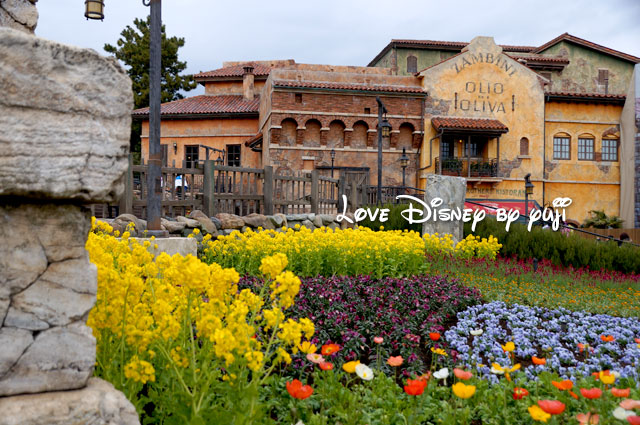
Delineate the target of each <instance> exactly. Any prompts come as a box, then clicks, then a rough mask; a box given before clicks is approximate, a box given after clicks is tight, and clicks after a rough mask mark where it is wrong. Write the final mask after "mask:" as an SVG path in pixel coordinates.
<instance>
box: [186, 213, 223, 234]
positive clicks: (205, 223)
mask: <svg viewBox="0 0 640 425" xmlns="http://www.w3.org/2000/svg"><path fill="white" fill-rule="evenodd" d="M189 218H192V219H194V220H197V221H199V222H200V224H201V225H202V230H204V231H205V232H207V233H211V234H214V233H216V232H217V231H218V229H217V228H216V225H215V224H213V221H211V219H210V218H209V217H207V215H206V214H205V213H203V212H202V211H200V210H193V211H191V214H189Z"/></svg>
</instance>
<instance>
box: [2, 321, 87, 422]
mask: <svg viewBox="0 0 640 425" xmlns="http://www.w3.org/2000/svg"><path fill="white" fill-rule="evenodd" d="M95 353H96V340H95V338H94V337H93V335H92V334H91V329H90V328H88V327H87V326H86V325H85V324H84V323H81V322H80V323H73V324H71V325H69V326H65V327H56V328H52V329H48V330H46V331H42V332H40V333H39V334H38V336H37V337H36V338H35V340H34V341H33V343H32V344H31V345H30V346H29V347H28V348H27V350H26V351H25V352H24V353H23V354H22V355H21V356H20V359H19V360H18V361H17V362H16V363H15V364H14V365H13V366H12V367H11V368H10V369H9V371H8V372H7V373H6V374H5V375H3V376H1V377H0V397H1V396H9V395H17V394H25V393H38V392H44V391H60V390H71V389H77V388H82V387H83V386H85V385H86V383H87V380H88V379H89V377H91V374H92V373H93V366H94V362H95V355H96V354H95ZM0 400H1V399H0ZM2 411H3V412H4V410H2ZM0 420H2V419H0Z"/></svg>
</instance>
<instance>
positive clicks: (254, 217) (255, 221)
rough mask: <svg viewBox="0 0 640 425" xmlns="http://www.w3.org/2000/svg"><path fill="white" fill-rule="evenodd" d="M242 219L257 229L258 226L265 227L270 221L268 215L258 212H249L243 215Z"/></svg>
mask: <svg viewBox="0 0 640 425" xmlns="http://www.w3.org/2000/svg"><path fill="white" fill-rule="evenodd" d="M242 219H243V220H244V223H245V224H246V225H247V226H251V227H253V228H254V229H257V228H258V227H262V228H263V229H265V228H266V227H267V223H270V222H269V220H268V219H267V217H266V216H264V215H262V214H256V213H253V214H249V215H247V216H245V217H242Z"/></svg>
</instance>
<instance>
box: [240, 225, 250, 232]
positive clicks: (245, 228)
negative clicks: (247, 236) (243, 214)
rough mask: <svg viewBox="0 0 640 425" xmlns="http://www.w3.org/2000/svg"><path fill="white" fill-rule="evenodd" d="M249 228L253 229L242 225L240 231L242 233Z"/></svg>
mask: <svg viewBox="0 0 640 425" xmlns="http://www.w3.org/2000/svg"><path fill="white" fill-rule="evenodd" d="M249 230H253V229H252V228H251V227H249V226H242V229H240V231H241V232H242V233H244V232H248V231H249Z"/></svg>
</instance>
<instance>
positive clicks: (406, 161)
mask: <svg viewBox="0 0 640 425" xmlns="http://www.w3.org/2000/svg"><path fill="white" fill-rule="evenodd" d="M407 165H409V157H408V156H407V148H402V155H401V156H400V166H401V167H402V192H404V188H405V185H406V182H405V171H406V170H407Z"/></svg>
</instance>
